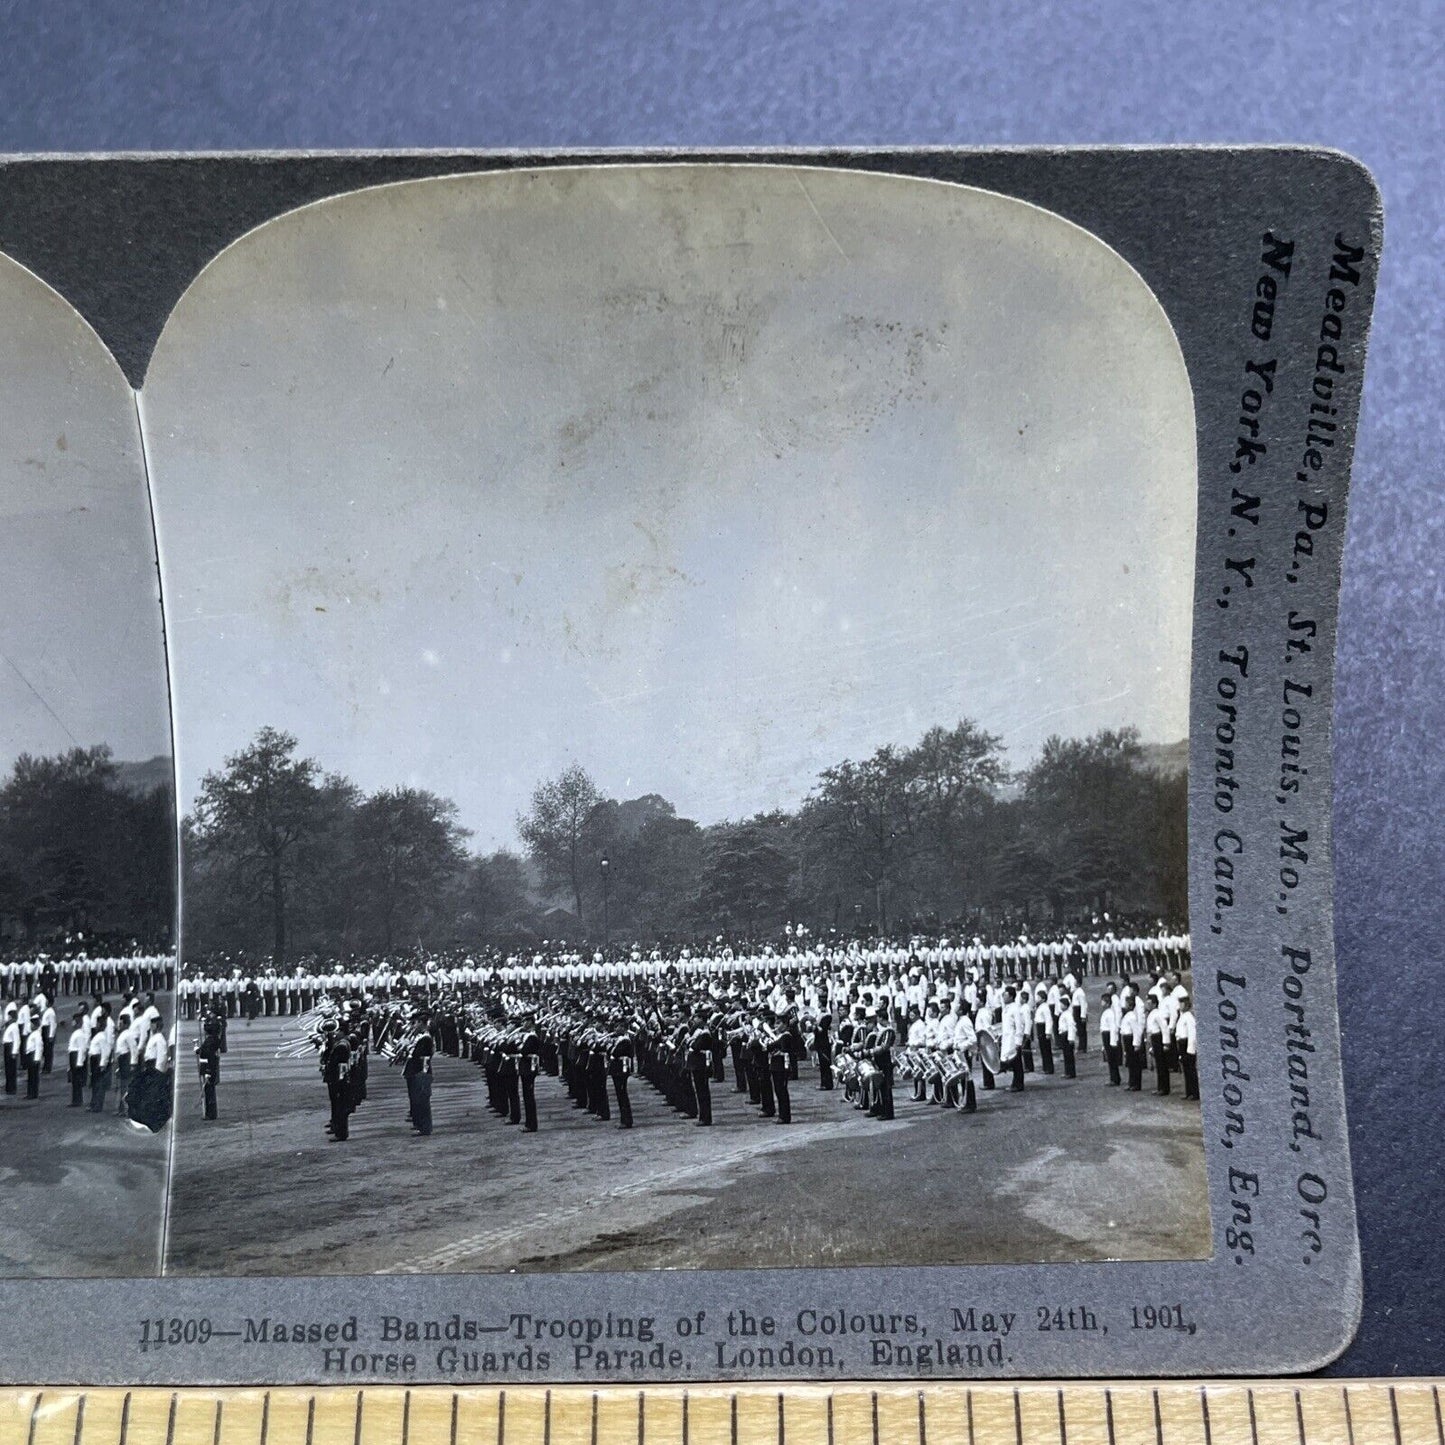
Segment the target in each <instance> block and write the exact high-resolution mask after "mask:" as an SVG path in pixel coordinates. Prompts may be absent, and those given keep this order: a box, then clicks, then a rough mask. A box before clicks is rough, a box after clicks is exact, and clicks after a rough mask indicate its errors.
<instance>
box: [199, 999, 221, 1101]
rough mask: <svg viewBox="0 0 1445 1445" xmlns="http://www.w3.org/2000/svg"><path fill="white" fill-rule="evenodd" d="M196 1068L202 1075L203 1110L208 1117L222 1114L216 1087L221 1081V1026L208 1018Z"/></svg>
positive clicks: (216, 1021)
mask: <svg viewBox="0 0 1445 1445" xmlns="http://www.w3.org/2000/svg"><path fill="white" fill-rule="evenodd" d="M196 1069H197V1071H198V1072H199V1073H200V1076H201V1111H202V1113H203V1115H204V1116H205V1117H206V1118H207V1119H216V1118H219V1117H220V1115H219V1114H218V1112H217V1110H216V1088H217V1086H218V1085H219V1084H220V1082H221V1026H220V1023H219V1021H218V1020H216V1019H213V1018H208V1019H207V1020H206V1022H205V1025H204V1031H203V1033H202V1036H201V1041H200V1043H198V1044H197V1045H196Z"/></svg>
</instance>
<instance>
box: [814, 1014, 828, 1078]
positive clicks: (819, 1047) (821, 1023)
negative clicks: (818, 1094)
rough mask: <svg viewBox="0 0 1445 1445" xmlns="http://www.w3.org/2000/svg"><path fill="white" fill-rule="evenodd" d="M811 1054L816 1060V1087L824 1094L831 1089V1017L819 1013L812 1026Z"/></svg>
mask: <svg viewBox="0 0 1445 1445" xmlns="http://www.w3.org/2000/svg"><path fill="white" fill-rule="evenodd" d="M812 1044H813V1053H814V1054H816V1055H817V1058H818V1087H819V1089H821V1090H823V1091H824V1092H825V1093H831V1092H832V1089H833V1015H832V1014H830V1013H821V1014H819V1015H818V1018H817V1021H816V1022H815V1023H814V1025H813V1039H812Z"/></svg>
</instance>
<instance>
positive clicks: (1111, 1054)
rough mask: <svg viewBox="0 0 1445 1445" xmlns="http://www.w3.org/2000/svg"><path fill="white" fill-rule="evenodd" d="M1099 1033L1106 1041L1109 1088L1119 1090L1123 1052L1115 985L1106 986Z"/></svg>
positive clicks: (1105, 1058)
mask: <svg viewBox="0 0 1445 1445" xmlns="http://www.w3.org/2000/svg"><path fill="white" fill-rule="evenodd" d="M1099 1033H1100V1034H1101V1035H1102V1036H1103V1040H1104V1062H1105V1063H1106V1064H1107V1065H1108V1066H1109V1086H1110V1088H1115V1089H1117V1088H1118V1087H1119V1084H1120V1083H1121V1082H1122V1081H1121V1078H1120V1074H1119V1061H1120V1059H1121V1058H1122V1057H1123V1050H1122V1049H1121V1048H1120V1047H1119V1036H1120V1018H1119V1002H1118V1000H1117V999H1116V998H1115V997H1114V986H1113V984H1108V985H1106V986H1105V989H1104V1006H1103V1008H1102V1009H1101V1010H1100V1011H1099Z"/></svg>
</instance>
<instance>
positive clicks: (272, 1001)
mask: <svg viewBox="0 0 1445 1445" xmlns="http://www.w3.org/2000/svg"><path fill="white" fill-rule="evenodd" d="M1188 965H1189V938H1188V936H1187V934H1185V933H1183V932H1181V931H1178V930H1173V931H1170V930H1166V929H1164V928H1163V927H1162V926H1161V928H1160V930H1159V931H1158V932H1156V933H1151V934H1137V935H1127V936H1115V935H1114V934H1113V933H1112V932H1110V931H1105V932H1094V933H1087V934H1085V933H1070V934H1064V935H1055V936H1050V937H1047V938H1029V937H1021V938H1016V939H1013V940H1011V941H1004V942H998V941H990V942H985V941H984V940H983V939H982V938H980V937H974V938H971V939H966V938H961V937H959V938H949V937H947V936H943V937H923V936H917V935H915V936H911V937H907V938H895V939H873V938H867V939H860V938H851V939H845V938H841V937H839V938H831V939H818V938H813V937H809V936H803V935H802V934H796V935H790V936H788V937H786V938H785V939H782V940H779V941H778V942H777V943H776V944H773V943H762V944H743V943H739V944H733V943H731V942H728V941H727V940H725V939H724V938H722V937H719V938H717V939H715V940H714V941H713V942H712V943H711V944H707V945H702V946H697V945H680V946H672V947H663V946H652V945H649V946H644V945H641V944H631V945H622V946H619V947H612V948H607V949H605V950H587V951H583V950H581V949H578V948H576V947H574V946H572V945H569V944H567V943H564V942H562V941H560V940H544V941H543V943H542V945H541V946H540V947H538V948H536V949H533V950H530V951H525V952H511V953H503V952H501V951H499V950H496V949H492V948H484V949H479V950H475V951H472V952H461V951H450V952H444V953H441V954H436V955H430V956H426V955H420V954H419V955H418V956H416V957H414V958H410V959H399V958H359V959H358V958H352V959H344V960H343V959H320V958H309V959H306V960H303V961H301V962H298V963H297V964H295V965H293V966H291V967H289V968H280V969H278V968H277V967H275V966H274V964H271V963H262V964H259V965H257V964H255V963H253V962H251V961H249V960H246V959H244V958H241V957H231V956H229V955H216V956H213V957H211V958H208V959H203V960H188V962H187V964H186V967H185V969H184V971H183V973H182V976H181V979H180V983H179V986H178V1007H179V1010H180V1013H181V1016H182V1017H183V1018H186V1019H194V1018H197V1017H199V1016H200V1015H201V1014H202V1013H204V1012H206V1011H207V1010H214V1009H216V1008H221V1009H224V1011H225V1012H226V1014H227V1016H228V1017H230V1018H237V1017H250V1018H256V1017H268V1018H269V1017H273V1016H281V1017H286V1016H297V1015H300V1014H306V1013H310V1012H311V1011H312V1010H313V1009H314V1008H315V1007H316V1005H317V1003H318V1002H319V1001H320V1000H321V999H322V998H323V997H333V998H334V997H350V996H358V995H363V994H365V995H370V996H371V997H373V998H378V999H385V1000H390V999H393V998H406V997H413V996H416V995H418V994H420V993H423V992H430V993H435V992H437V991H440V990H446V989H452V988H460V989H464V990H467V991H470V992H475V991H477V990H479V989H497V988H531V987H534V986H538V985H541V984H544V983H548V984H552V985H554V986H555V985H557V984H568V985H573V984H582V985H587V986H592V985H599V984H617V985H625V984H628V983H645V982H647V981H649V980H655V979H658V978H661V977H669V978H684V979H691V978H697V977H705V978H707V979H710V980H718V979H731V978H748V977H762V976H767V975H772V974H777V973H791V974H793V975H795V976H799V975H806V974H818V973H840V972H841V973H847V974H850V975H872V976H876V977H879V978H881V977H885V976H887V975H889V974H893V975H898V974H901V973H904V972H906V971H908V970H909V969H911V968H918V969H920V970H922V971H924V972H927V973H930V974H946V975H953V976H961V975H963V974H965V973H967V972H969V971H970V970H972V971H975V972H977V974H978V975H979V976H980V977H982V978H984V979H986V980H988V981H990V982H1002V981H1005V980H1009V981H1014V982H1018V981H1021V980H1025V979H1028V980H1035V979H1042V978H1048V977H1057V976H1059V975H1062V974H1063V973H1065V972H1071V973H1073V974H1075V975H1076V976H1078V977H1081V978H1082V977H1094V976H1110V977H1114V976H1121V975H1124V974H1129V973H1134V972H1138V971H1140V970H1144V969H1173V970H1175V971H1183V970H1184V969H1186V968H1187V967H1188Z"/></svg>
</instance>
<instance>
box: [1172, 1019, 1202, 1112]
mask: <svg viewBox="0 0 1445 1445" xmlns="http://www.w3.org/2000/svg"><path fill="white" fill-rule="evenodd" d="M1174 1043H1175V1046H1176V1047H1177V1048H1178V1050H1179V1067H1180V1069H1181V1071H1182V1072H1183V1074H1184V1097H1185V1098H1186V1099H1197V1098H1198V1097H1199V1058H1198V1045H1199V1029H1198V1026H1197V1025H1196V1023H1195V1019H1194V1009H1193V1008H1192V1007H1191V1005H1190V1000H1189V995H1188V994H1187V993H1186V994H1185V995H1184V996H1183V997H1182V998H1181V999H1180V1000H1179V1017H1178V1019H1176V1020H1175V1024H1174Z"/></svg>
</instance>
